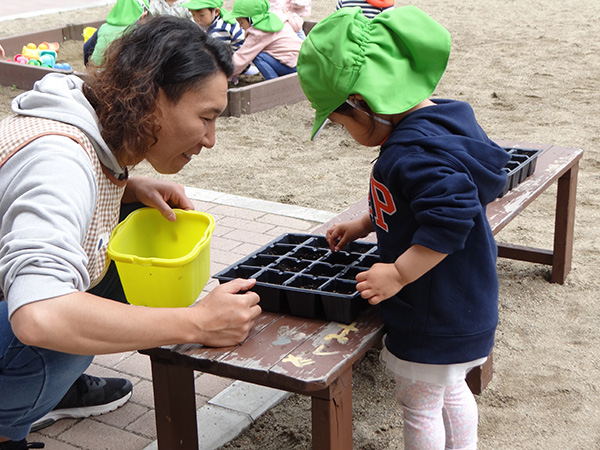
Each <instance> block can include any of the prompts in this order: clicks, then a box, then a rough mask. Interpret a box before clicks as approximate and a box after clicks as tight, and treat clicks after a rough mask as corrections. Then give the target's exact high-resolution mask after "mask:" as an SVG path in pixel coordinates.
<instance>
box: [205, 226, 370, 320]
mask: <svg viewBox="0 0 600 450" xmlns="http://www.w3.org/2000/svg"><path fill="white" fill-rule="evenodd" d="M378 261H379V256H378V253H377V245H376V244H374V243H372V242H363V241H357V242H353V243H351V244H349V245H348V246H347V247H346V249H344V251H339V252H332V251H331V249H330V247H329V244H328V243H327V240H326V239H325V237H324V236H321V235H311V234H301V233H290V234H284V235H282V236H280V237H279V238H277V239H275V240H273V241H272V242H269V243H268V244H266V245H265V246H263V247H261V248H260V249H258V250H257V251H255V252H254V253H252V254H250V255H248V256H246V257H245V258H243V259H241V260H240V261H238V262H237V263H235V264H233V265H231V266H229V267H227V268H225V269H223V270H222V271H220V272H219V273H217V274H216V275H215V276H214V277H215V278H216V279H217V280H219V282H222V283H224V282H227V281H230V280H232V279H234V278H238V277H242V278H243V277H244V275H247V277H248V278H255V279H256V285H255V287H254V288H253V289H252V290H253V291H255V292H256V293H258V294H259V296H260V306H261V307H262V308H263V310H265V311H272V312H285V313H289V314H292V315H295V316H300V317H307V318H323V319H326V320H331V321H337V322H343V323H351V322H352V321H353V320H354V319H355V318H356V316H358V314H360V312H361V310H362V309H363V308H365V307H367V306H368V303H367V301H366V300H364V299H363V298H362V297H361V296H360V294H359V293H358V291H357V290H356V280H355V279H354V278H355V277H356V274H357V273H358V272H363V271H365V270H368V268H369V267H370V266H371V265H373V264H375V263H376V262H378Z"/></svg>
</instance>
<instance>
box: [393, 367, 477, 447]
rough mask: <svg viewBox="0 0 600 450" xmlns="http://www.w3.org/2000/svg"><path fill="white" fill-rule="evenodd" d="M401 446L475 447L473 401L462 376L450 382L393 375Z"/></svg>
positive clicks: (474, 410)
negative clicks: (400, 415) (400, 413)
mask: <svg viewBox="0 0 600 450" xmlns="http://www.w3.org/2000/svg"><path fill="white" fill-rule="evenodd" d="M396 399H397V400H398V403H399V404H400V405H401V406H402V410H403V413H404V449H405V450H449V449H452V450H476V449H477V403H476V402H475V397H473V394H472V392H471V391H470V389H469V387H468V386H467V383H466V382H465V381H464V380H463V381H461V382H460V383H457V384H455V385H454V386H441V385H437V384H430V383H425V382H422V381H415V382H413V381H411V380H409V379H407V378H404V377H400V376H396Z"/></svg>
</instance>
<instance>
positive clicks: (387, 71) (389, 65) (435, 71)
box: [238, 0, 450, 139]
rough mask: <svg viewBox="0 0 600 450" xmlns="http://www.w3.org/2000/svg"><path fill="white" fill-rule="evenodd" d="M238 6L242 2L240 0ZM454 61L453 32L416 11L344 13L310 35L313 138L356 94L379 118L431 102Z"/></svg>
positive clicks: (302, 61) (303, 72)
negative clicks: (372, 14)
mask: <svg viewBox="0 0 600 450" xmlns="http://www.w3.org/2000/svg"><path fill="white" fill-rule="evenodd" d="M238 1H239V0H238ZM449 57H450V33H448V31H447V30H446V29H445V28H444V27H443V26H442V25H440V24H439V23H438V22H436V21H435V20H433V19H432V18H431V17H429V16H428V15H427V14H425V13H424V12H423V11H421V10H420V9H419V8H417V7H415V6H404V7H401V8H396V9H392V10H388V11H384V12H382V13H380V14H378V15H377V16H376V17H375V18H373V19H372V20H369V19H368V18H366V17H365V16H364V15H363V13H362V10H361V9H360V8H358V7H355V8H340V9H339V10H337V11H336V12H334V13H333V14H331V15H330V16H329V17H327V18H325V19H323V20H322V21H320V22H319V23H317V25H316V26H315V27H314V28H313V29H312V30H311V31H310V33H308V36H307V37H306V39H305V40H304V42H303V44H302V47H301V49H300V54H299V56H298V66H297V70H298V78H299V80H300V85H301V86H302V90H303V91H304V94H305V95H306V98H308V100H309V101H310V104H311V106H312V108H313V109H314V110H315V120H314V124H313V130H312V134H311V139H314V138H315V135H316V134H317V133H318V132H319V131H320V129H321V128H322V127H323V125H324V123H325V121H326V119H327V117H329V115H330V114H331V113H332V112H333V111H334V110H335V109H336V108H338V107H339V106H340V105H341V104H342V103H344V102H345V101H346V99H348V97H349V96H350V95H351V94H360V95H362V96H363V97H364V99H365V101H366V102H367V103H368V105H369V106H370V107H371V109H372V110H373V111H374V112H376V113H378V114H397V113H402V112H405V111H408V110H409V109H411V108H412V107H414V106H416V105H418V104H419V103H420V102H422V101H423V100H425V99H427V98H429V97H430V96H431V94H432V93H433V91H434V90H435V88H436V87H437V85H438V83H439V82H440V79H441V78H442V75H443V74H444V71H445V70H446V66H447V65H448V58H449Z"/></svg>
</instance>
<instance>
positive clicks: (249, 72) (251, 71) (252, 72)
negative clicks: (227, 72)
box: [244, 64, 260, 75]
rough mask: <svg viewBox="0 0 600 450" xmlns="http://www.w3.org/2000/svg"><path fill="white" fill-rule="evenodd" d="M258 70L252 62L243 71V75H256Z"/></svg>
mask: <svg viewBox="0 0 600 450" xmlns="http://www.w3.org/2000/svg"><path fill="white" fill-rule="evenodd" d="M259 73H260V72H259V71H258V69H257V68H256V66H255V65H254V64H250V67H248V69H247V70H246V71H245V72H244V75H258V74H259Z"/></svg>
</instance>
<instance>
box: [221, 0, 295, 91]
mask: <svg viewBox="0 0 600 450" xmlns="http://www.w3.org/2000/svg"><path fill="white" fill-rule="evenodd" d="M269 7H270V5H269V1H268V0H236V1H235V3H234V4H233V10H232V11H231V12H230V13H227V15H226V16H225V20H227V21H230V19H236V20H237V21H238V23H239V24H240V26H241V27H242V29H243V30H244V33H245V35H246V37H245V39H244V43H243V44H242V46H241V47H240V48H239V50H238V51H236V52H235V53H234V54H233V65H234V69H233V76H234V77H235V76H236V75H238V74H240V73H242V72H243V71H244V69H246V67H247V66H248V64H250V63H251V62H253V63H254V65H255V66H256V67H257V68H258V70H259V71H260V73H261V74H262V76H263V77H264V78H265V80H270V79H272V78H277V77H279V76H282V75H287V74H290V73H294V72H296V63H297V61H298V53H299V52H300V47H301V46H302V39H300V37H298V34H297V33H298V31H299V30H298V29H294V28H293V27H292V25H291V24H290V22H289V20H287V18H285V17H283V19H282V18H280V17H279V16H278V15H277V14H276V13H274V12H271V11H269Z"/></svg>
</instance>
